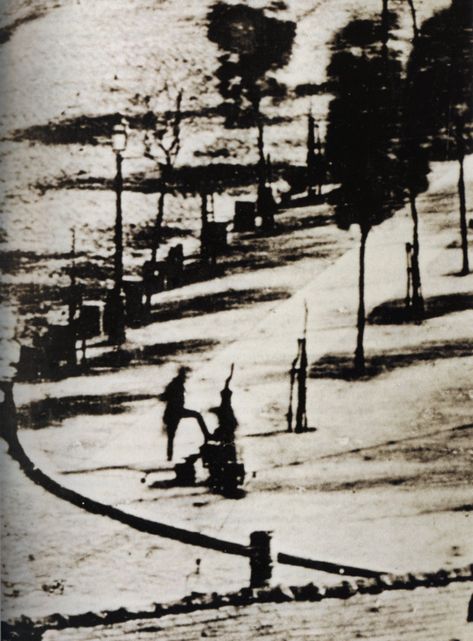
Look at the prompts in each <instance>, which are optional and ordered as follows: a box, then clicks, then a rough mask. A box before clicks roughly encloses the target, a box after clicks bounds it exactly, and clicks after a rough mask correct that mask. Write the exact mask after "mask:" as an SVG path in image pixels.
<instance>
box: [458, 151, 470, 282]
mask: <svg viewBox="0 0 473 641" xmlns="http://www.w3.org/2000/svg"><path fill="white" fill-rule="evenodd" d="M464 160H465V157H464V155H463V154H461V155H460V158H459V162H460V175H459V177H458V196H459V198H460V233H461V245H462V256H463V260H462V270H461V272H460V274H461V275H462V276H466V274H469V272H470V265H469V263H468V228H467V224H466V198H465V177H464V169H463V165H464Z"/></svg>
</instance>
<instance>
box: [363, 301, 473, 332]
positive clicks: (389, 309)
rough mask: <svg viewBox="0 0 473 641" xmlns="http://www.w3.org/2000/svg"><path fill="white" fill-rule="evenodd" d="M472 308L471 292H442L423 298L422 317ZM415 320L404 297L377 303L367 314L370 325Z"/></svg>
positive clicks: (395, 323)
mask: <svg viewBox="0 0 473 641" xmlns="http://www.w3.org/2000/svg"><path fill="white" fill-rule="evenodd" d="M468 309H473V294H443V295H441V296H432V297H431V298H428V299H426V300H425V312H424V316H423V318H424V319H428V318H437V317H439V316H445V315H446V314H451V313H454V312H464V311H466V310H468ZM413 320H415V319H414V318H413V316H412V312H411V310H410V309H408V308H406V305H405V301H404V299H397V300H390V301H387V302H385V303H382V304H381V305H378V306H377V307H375V308H374V309H373V311H372V312H371V313H370V315H369V316H368V322H369V323H371V324H372V325H401V324H403V323H411V322H412V321H413Z"/></svg>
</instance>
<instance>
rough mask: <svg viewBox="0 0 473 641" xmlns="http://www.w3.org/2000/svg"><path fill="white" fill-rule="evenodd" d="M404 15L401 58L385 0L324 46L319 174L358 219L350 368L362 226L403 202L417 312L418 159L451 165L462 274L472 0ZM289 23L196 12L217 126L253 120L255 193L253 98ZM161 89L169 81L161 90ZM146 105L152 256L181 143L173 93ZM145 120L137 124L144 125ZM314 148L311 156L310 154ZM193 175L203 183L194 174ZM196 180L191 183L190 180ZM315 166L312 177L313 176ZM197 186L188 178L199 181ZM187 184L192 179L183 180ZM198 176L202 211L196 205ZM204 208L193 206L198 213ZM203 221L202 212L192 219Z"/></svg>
mask: <svg viewBox="0 0 473 641" xmlns="http://www.w3.org/2000/svg"><path fill="white" fill-rule="evenodd" d="M407 1H408V5H409V8H410V14H411V17H412V42H411V43H409V45H408V43H403V44H404V48H405V47H406V46H409V49H410V53H409V56H408V60H407V64H404V65H403V62H402V60H401V54H400V52H401V51H402V49H403V47H402V46H399V44H400V43H399V42H397V41H396V34H397V30H398V27H399V24H398V16H397V14H396V13H395V12H394V11H392V10H391V7H390V6H389V0H381V6H380V13H379V15H377V16H375V17H374V18H373V19H371V20H361V19H353V20H352V21H351V22H350V23H349V24H348V25H347V26H346V27H345V28H343V29H342V30H341V31H340V32H339V33H338V34H337V35H336V36H335V38H334V40H333V42H332V56H331V61H330V64H329V67H328V70H327V74H328V81H327V83H326V84H325V85H324V86H323V88H322V89H323V90H324V91H327V90H328V91H330V93H331V94H332V95H333V99H332V101H331V103H330V106H329V113H328V124H327V135H326V141H325V160H326V161H328V165H329V172H330V175H331V180H332V181H335V182H336V183H339V184H340V189H339V190H338V194H337V199H336V205H335V216H336V221H337V223H338V225H339V226H340V227H341V228H346V229H347V228H349V227H350V226H351V225H353V224H356V225H358V226H359V228H360V239H361V240H360V271H359V308H358V323H357V326H358V335H357V346H356V351H355V368H356V370H357V371H358V372H360V373H362V372H363V371H364V369H365V356H364V348H363V338H364V328H365V305H364V287H365V285H364V283H365V249H366V242H367V238H368V235H369V232H370V230H371V229H372V227H373V226H375V225H377V224H380V223H381V222H383V221H384V220H385V219H386V218H388V217H390V216H392V215H393V214H394V212H395V211H397V210H398V209H400V208H402V207H403V206H404V204H405V203H409V206H410V211H411V215H412V222H413V237H412V243H411V244H412V272H411V275H412V312H413V317H414V318H415V319H416V320H419V319H421V318H422V316H423V314H424V301H423V299H422V293H421V292H422V290H421V273H420V267H419V251H420V240H419V231H418V222H419V221H418V212H417V198H418V196H419V194H421V193H423V192H424V191H426V189H427V188H428V174H429V171H430V162H431V161H433V160H452V159H455V160H457V161H458V163H459V168H460V170H459V181H458V190H459V200H460V231H461V248H462V267H461V272H460V273H461V274H467V273H468V272H469V262H468V239H467V221H466V202H465V185H464V158H465V154H467V153H470V152H471V151H472V141H471V130H472V113H473V105H472V101H473V86H472V83H473V55H472V51H473V38H472V25H473V15H472V12H473V9H472V7H473V5H472V3H471V1H470V0H452V3H451V6H450V7H449V8H447V9H445V10H443V11H441V12H438V13H437V14H435V15H434V16H433V17H432V18H430V19H429V20H427V21H425V22H424V23H423V24H422V25H421V26H420V27H419V25H418V23H417V16H416V6H415V0H407ZM295 31H296V25H295V23H293V22H290V21H287V20H279V19H276V18H274V17H268V16H267V15H266V14H265V12H264V11H263V10H262V9H254V8H250V7H247V6H246V5H241V4H237V5H235V4H232V5H228V4H226V3H225V2H216V3H215V5H213V7H212V8H211V10H210V12H209V15H208V37H209V39H210V40H211V41H212V42H214V43H216V44H217V45H218V46H219V48H220V50H221V52H222V53H221V55H219V57H218V62H219V66H218V68H217V71H216V74H217V86H218V89H219V91H220V93H221V96H222V100H223V102H222V115H223V116H224V119H225V125H226V126H227V127H229V128H232V127H254V128H255V130H256V135H255V143H256V148H257V151H258V158H259V160H258V167H257V172H256V173H257V180H258V194H260V192H261V193H263V192H264V189H265V185H266V181H267V180H268V173H269V172H268V165H269V162H268V158H267V157H266V156H265V150H264V122H265V118H264V116H263V113H262V111H261V102H262V100H263V98H267V97H270V98H271V99H272V100H273V101H276V102H277V100H278V99H279V98H281V97H283V96H284V95H285V92H286V88H285V87H284V86H283V85H281V84H280V83H278V82H277V81H276V80H275V79H274V77H272V75H271V72H272V71H274V70H275V69H277V68H279V67H282V66H284V65H285V64H286V63H287V61H288V59H289V56H290V54H291V50H292V46H293V42H294V37H295ZM165 89H166V90H167V91H168V92H169V88H165ZM142 100H144V106H145V107H146V108H147V109H148V112H147V118H148V119H149V122H148V123H147V129H148V134H147V137H146V154H147V156H148V157H150V158H152V159H153V160H155V161H156V162H157V164H158V165H159V167H160V171H161V179H160V194H159V198H158V210H157V216H156V223H155V226H154V234H153V239H152V252H151V253H152V256H151V259H152V262H155V261H156V256H157V251H158V248H159V245H160V243H161V238H162V230H163V219H164V210H165V197H166V194H167V193H169V191H171V190H172V189H173V187H172V184H173V175H174V174H175V164H176V160H177V156H178V154H179V150H180V147H181V138H182V131H181V125H182V121H183V119H184V118H185V113H184V112H183V110H182V91H176V92H175V94H174V102H175V104H174V105H173V107H174V108H173V109H170V110H169V111H167V112H165V113H163V114H160V115H159V116H157V115H156V114H155V113H154V112H153V110H152V109H151V106H150V101H151V98H150V97H149V96H147V97H145V98H144V99H142ZM145 124H146V123H145ZM314 130H315V123H314V121H313V118H312V116H311V115H310V116H309V127H308V141H307V147H308V154H307V167H308V181H307V183H308V187H309V193H310V192H311V190H312V191H313V183H311V178H310V176H311V175H312V178H314V177H316V174H317V172H319V173H320V169H321V164H320V160H321V157H322V155H321V144H320V139H319V138H318V137H317V140H316V137H315V133H314ZM316 151H317V154H316V153H315V152H316ZM205 175H206V176H207V178H205V176H204V182H205V181H207V182H208V183H209V185H210V184H211V183H212V179H211V177H209V176H208V172H207V174H205ZM201 182H202V181H201ZM320 182H321V180H320V176H319V177H318V178H317V180H315V183H317V184H320ZM199 185H200V183H199ZM194 187H195V186H194ZM208 190H211V186H209V187H208V189H207V191H206V187H205V185H203V184H202V185H200V187H198V191H199V192H200V193H201V196H202V203H203V206H202V211H203V212H206V199H207V193H210V191H208ZM203 217H204V213H203ZM204 222H205V221H204V220H203V223H204Z"/></svg>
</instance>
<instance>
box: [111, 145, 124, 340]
mask: <svg viewBox="0 0 473 641" xmlns="http://www.w3.org/2000/svg"><path fill="white" fill-rule="evenodd" d="M116 159H117V173H116V177H115V193H116V213H115V237H114V240H115V260H114V286H113V291H112V293H111V297H110V309H109V337H110V342H111V343H113V344H114V345H121V344H122V343H123V342H124V341H125V310H124V307H123V300H122V289H123V221H122V190H123V178H122V161H123V158H122V155H121V154H120V153H117V154H116Z"/></svg>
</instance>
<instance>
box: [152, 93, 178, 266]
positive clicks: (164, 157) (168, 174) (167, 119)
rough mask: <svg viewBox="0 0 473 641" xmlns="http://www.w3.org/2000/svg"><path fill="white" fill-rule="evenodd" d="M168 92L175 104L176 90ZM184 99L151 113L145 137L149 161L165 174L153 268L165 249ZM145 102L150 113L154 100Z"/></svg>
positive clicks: (153, 245)
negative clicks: (166, 217) (167, 206)
mask: <svg viewBox="0 0 473 641" xmlns="http://www.w3.org/2000/svg"><path fill="white" fill-rule="evenodd" d="M164 91H165V92H166V93H167V94H168V96H169V97H170V99H171V100H172V90H171V89H170V88H169V85H168V84H167V83H166V85H165V87H164ZM182 98H183V91H182V89H181V90H179V91H178V92H177V94H175V97H174V100H172V102H174V108H173V109H168V110H166V111H164V112H163V113H159V114H155V113H153V112H152V111H151V110H149V111H148V113H147V116H148V122H149V125H151V128H149V129H148V130H147V132H146V135H145V141H144V144H145V157H146V158H150V159H151V160H154V161H155V162H156V163H157V165H158V167H159V170H160V174H161V175H160V191H159V198H158V209H157V214H156V221H155V225H154V230H153V238H152V244H151V263H152V264H155V263H156V256H157V253H158V249H159V247H160V245H161V240H162V238H161V237H162V228H163V220H164V211H165V208H164V205H165V198H166V194H167V193H168V192H169V189H170V182H171V179H172V173H173V170H174V167H175V165H176V161H177V157H178V155H179V151H180V149H181V134H182V127H181V125H182ZM143 102H144V104H145V105H146V106H147V107H148V109H149V107H150V102H151V97H150V96H145V97H144V99H143Z"/></svg>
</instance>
